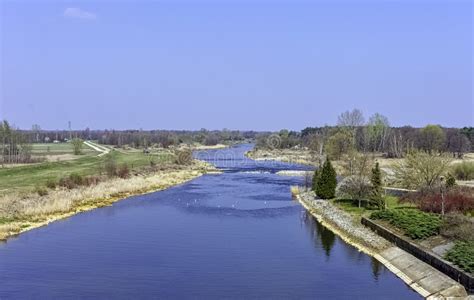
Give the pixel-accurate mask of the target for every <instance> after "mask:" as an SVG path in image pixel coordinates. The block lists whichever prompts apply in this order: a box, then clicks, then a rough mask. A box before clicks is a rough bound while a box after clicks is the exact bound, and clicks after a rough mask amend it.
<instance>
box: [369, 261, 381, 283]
mask: <svg viewBox="0 0 474 300" xmlns="http://www.w3.org/2000/svg"><path fill="white" fill-rule="evenodd" d="M370 265H371V267H372V275H374V279H375V280H376V281H377V280H378V279H379V276H380V273H381V272H382V269H383V265H382V264H381V263H380V262H379V261H378V260H376V259H375V258H373V257H372V260H371V262H370Z"/></svg>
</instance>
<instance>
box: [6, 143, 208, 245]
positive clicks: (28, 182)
mask: <svg viewBox="0 0 474 300" xmlns="http://www.w3.org/2000/svg"><path fill="white" fill-rule="evenodd" d="M178 156H179V154H178V155H177V154H174V153H172V152H170V151H164V150H163V151H155V152H153V153H147V154H145V153H143V151H112V152H111V153H110V154H108V155H105V156H100V157H99V156H96V155H94V156H92V155H84V156H83V157H80V158H78V159H73V160H68V161H56V162H43V163H37V164H30V165H23V166H17V167H13V168H2V169H0V240H1V239H6V238H8V237H10V236H13V235H15V234H18V233H21V232H24V231H26V230H30V229H33V228H36V227H39V226H43V225H46V224H48V223H50V222H52V221H55V220H58V219H62V218H66V217H69V216H71V215H74V214H76V213H80V212H83V211H88V210H91V209H94V208H97V207H101V206H106V205H111V204H112V203H114V202H115V201H118V200H120V199H123V198H125V197H127V196H130V195H136V194H142V193H147V192H152V191H157V190H162V189H165V188H168V187H171V186H174V185H177V184H181V183H183V182H186V181H188V180H191V179H193V178H196V177H198V176H200V175H202V174H205V173H208V172H216V169H215V168H214V167H213V166H211V165H209V164H207V163H205V162H201V161H195V160H190V161H185V162H183V161H180V159H182V157H181V158H180V157H178ZM112 167H113V170H112V171H113V173H111V170H110V168H112ZM121 170H124V171H123V172H125V173H121Z"/></svg>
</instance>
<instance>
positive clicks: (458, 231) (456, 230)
mask: <svg viewBox="0 0 474 300" xmlns="http://www.w3.org/2000/svg"><path fill="white" fill-rule="evenodd" d="M440 233H441V234H442V235H443V236H445V237H447V238H450V239H454V240H463V241H472V240H474V221H473V219H472V218H470V217H467V216H464V215H461V214H447V215H445V217H444V222H443V226H442V227H441V230H440Z"/></svg>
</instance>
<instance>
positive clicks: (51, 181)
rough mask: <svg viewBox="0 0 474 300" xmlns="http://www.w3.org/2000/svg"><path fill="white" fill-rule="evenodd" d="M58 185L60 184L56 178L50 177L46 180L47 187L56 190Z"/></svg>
mask: <svg viewBox="0 0 474 300" xmlns="http://www.w3.org/2000/svg"><path fill="white" fill-rule="evenodd" d="M57 185H58V183H57V182H56V180H54V179H48V180H47V181H46V187H47V188H48V189H52V190H54V189H55V188H56V186H57Z"/></svg>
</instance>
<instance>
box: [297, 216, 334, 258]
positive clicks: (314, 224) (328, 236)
mask: <svg viewBox="0 0 474 300" xmlns="http://www.w3.org/2000/svg"><path fill="white" fill-rule="evenodd" d="M302 219H303V222H304V224H305V226H306V228H307V229H308V232H309V233H310V236H311V238H312V240H313V243H314V244H315V246H316V248H317V249H320V248H322V249H323V250H324V253H325V254H326V256H327V257H328V258H329V256H330V254H331V249H332V248H333V247H334V243H335V242H336V235H335V234H334V233H333V232H332V231H331V230H329V229H327V228H326V227H324V226H323V225H322V224H321V223H319V222H318V221H317V220H316V218H315V217H313V216H312V215H311V214H310V213H309V212H307V211H304V213H303V217H302Z"/></svg>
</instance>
